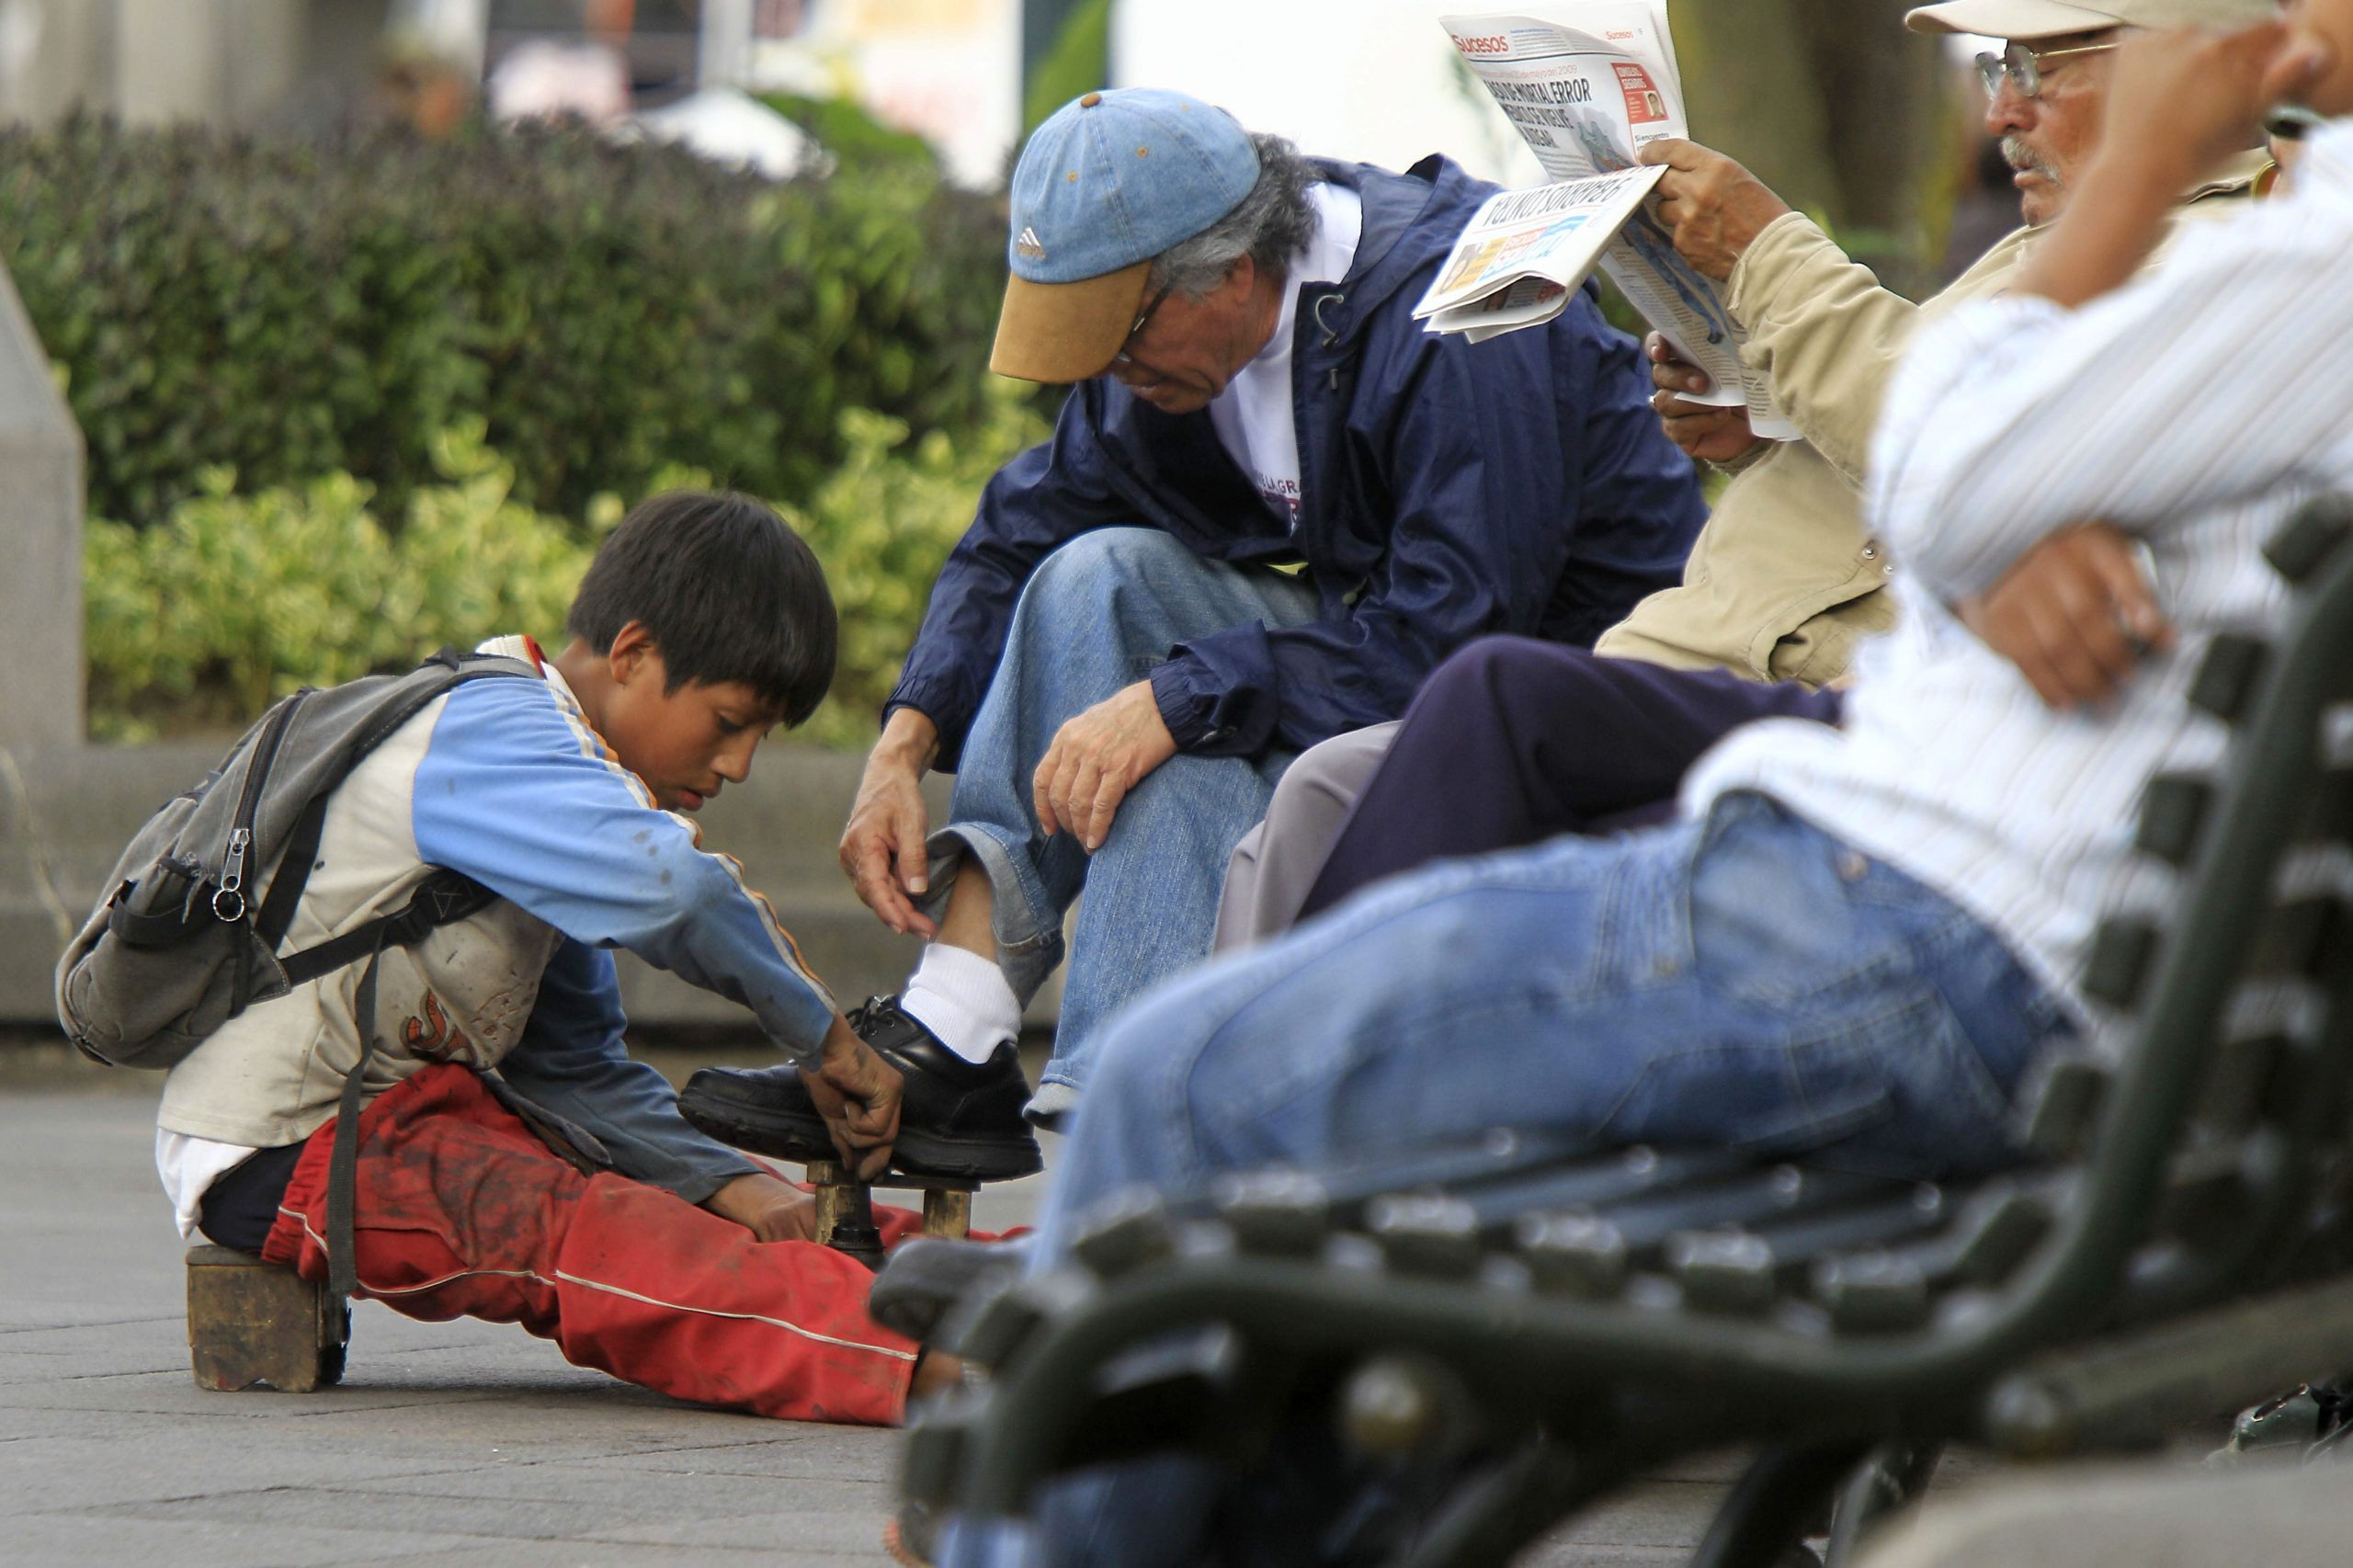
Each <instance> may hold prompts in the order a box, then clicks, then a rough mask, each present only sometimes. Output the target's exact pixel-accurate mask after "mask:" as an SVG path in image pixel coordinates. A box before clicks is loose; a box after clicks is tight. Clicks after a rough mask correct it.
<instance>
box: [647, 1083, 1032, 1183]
mask: <svg viewBox="0 0 2353 1568" xmlns="http://www.w3.org/2000/svg"><path fill="white" fill-rule="evenodd" d="M678 1109H679V1112H680V1113H681V1114H682V1115H684V1116H685V1117H686V1119H687V1120H688V1122H690V1123H692V1124H693V1125H694V1126H696V1127H698V1128H699V1129H701V1130H702V1131H705V1132H708V1133H710V1135H711V1136H712V1137H714V1138H717V1139H719V1140H721V1141H722V1142H727V1143H732V1144H733V1145H734V1146H735V1147H736V1148H738V1149H746V1150H749V1151H750V1152H751V1153H755V1154H766V1155H767V1156H768V1157H769V1158H770V1159H777V1160H790V1161H793V1162H794V1163H796V1164H799V1165H806V1164H808V1163H809V1162H810V1161H811V1160H835V1159H839V1158H840V1157H841V1156H840V1155H839V1154H838V1153H836V1152H835V1149H834V1141H833V1138H832V1137H831V1136H830V1135H829V1134H828V1133H827V1132H826V1131H825V1124H824V1121H823V1120H820V1119H813V1118H808V1117H800V1116H793V1115H790V1114H779V1113H778V1112H775V1111H755V1110H752V1109H749V1108H746V1107H744V1106H740V1105H734V1104H732V1103H730V1102H728V1101H725V1100H717V1099H710V1098H706V1097H700V1096H695V1097H689V1096H687V1095H680V1096H678ZM891 1168H892V1170H894V1171H898V1172H901V1173H903V1174H904V1175H906V1176H938V1177H943V1178H945V1179H948V1180H950V1181H1013V1180H1017V1179H1018V1178H1019V1177H1022V1176H1035V1175H1036V1174H1037V1173H1038V1172H1040V1171H1041V1170H1043V1169H1045V1168H1046V1156H1045V1154H1044V1153H1043V1152H1042V1151H1041V1150H1040V1149H1039V1147H1038V1141H1037V1139H1035V1138H1033V1137H1030V1136H1029V1134H1027V1133H1024V1134H1022V1135H1021V1137H1020V1139H1019V1140H1018V1141H1015V1140H1012V1139H1001V1138H990V1139H973V1138H946V1137H941V1136H939V1135H938V1134H937V1133H930V1132H922V1131H915V1130H914V1129H903V1130H902V1131H900V1133H899V1139H898V1142H896V1143H894V1144H892V1147H891Z"/></svg>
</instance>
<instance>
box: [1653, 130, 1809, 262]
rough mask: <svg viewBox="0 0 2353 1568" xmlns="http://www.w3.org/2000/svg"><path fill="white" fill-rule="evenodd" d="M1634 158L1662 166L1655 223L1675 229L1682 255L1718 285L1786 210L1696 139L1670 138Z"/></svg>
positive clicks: (1769, 192)
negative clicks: (1690, 140) (1768, 225)
mask: <svg viewBox="0 0 2353 1568" xmlns="http://www.w3.org/2000/svg"><path fill="white" fill-rule="evenodd" d="M1635 156H1636V157H1637V158H1638V159H1639V160H1640V161H1642V162H1643V163H1645V164H1665V165H1666V174H1665V177H1663V178H1662V179H1661V180H1660V181H1659V182H1658V191H1657V200H1658V217H1659V222H1662V223H1665V224H1666V225H1667V226H1668V227H1670V228H1672V229H1673V230H1674V231H1675V248H1676V249H1677V250H1678V251H1680V252H1682V253H1683V259H1684V260H1686V261H1688V262H1689V263H1690V264H1691V266H1692V267H1693V268H1694V269H1695V270H1697V271H1699V272H1700V273H1702V274H1704V275H1705V276H1707V277H1710V278H1714V279H1715V280H1716V281H1717V282H1719V283H1722V282H1723V281H1724V280H1725V279H1726V278H1730V277H1731V276H1732V269H1733V264H1735V263H1736V262H1738V261H1739V260H1740V256H1741V253H1742V252H1743V251H1745V250H1746V249H1747V248H1748V247H1749V245H1750V244H1752V243H1754V242H1755V240H1756V236H1757V234H1758V233H1760V232H1761V231H1762V230H1763V229H1764V227H1765V225H1766V224H1768V223H1769V222H1772V221H1773V220H1774V219H1776V218H1778V217H1779V216H1780V215H1781V214H1782V213H1784V212H1787V211H1788V210H1790V204H1789V203H1788V202H1786V201H1784V200H1782V199H1780V198H1779V197H1778V196H1776V195H1774V194H1773V192H1772V190H1771V188H1770V187H1768V186H1767V185H1766V184H1765V182H1764V181H1763V180H1760V179H1758V178H1757V177H1756V176H1755V175H1752V174H1750V173H1749V172H1748V171H1747V170H1746V169H1744V168H1742V167H1741V166H1740V165H1738V164H1735V163H1733V161H1732V160H1731V159H1730V158H1727V157H1725V156H1724V155H1723V154H1722V153H1718V152H1715V151H1713V150H1712V149H1711V148H1707V147H1702V146H1700V145H1699V143H1698V142H1684V141H1680V140H1678V139H1677V138H1675V137H1671V136H1670V137H1666V138H1665V139H1663V140H1661V141H1657V142H1651V143H1649V144H1648V145H1647V146H1645V147H1643V149H1642V151H1641V152H1639V153H1636V154H1635Z"/></svg>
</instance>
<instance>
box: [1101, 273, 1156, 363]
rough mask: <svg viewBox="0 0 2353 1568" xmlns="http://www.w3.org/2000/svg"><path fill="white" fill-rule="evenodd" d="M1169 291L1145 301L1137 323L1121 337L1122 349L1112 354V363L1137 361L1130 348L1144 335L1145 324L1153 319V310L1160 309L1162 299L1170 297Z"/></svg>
mask: <svg viewBox="0 0 2353 1568" xmlns="http://www.w3.org/2000/svg"><path fill="white" fill-rule="evenodd" d="M1168 293H1169V291H1168V290H1165V289H1163V290H1161V291H1160V292H1159V293H1157V294H1154V296H1153V297H1152V298H1151V299H1150V300H1148V301H1145V302H1144V307H1143V311H1142V313H1141V314H1139V315H1138V316H1137V317H1136V324H1135V325H1133V326H1131V327H1130V328H1128V335H1127V336H1125V337H1123V338H1121V339H1120V351H1119V352H1118V353H1117V354H1114V355H1112V356H1111V363H1113V364H1114V365H1132V364H1134V363H1135V360H1134V359H1132V358H1130V357H1129V355H1128V350H1129V349H1131V348H1132V347H1135V341H1136V339H1137V338H1139V337H1142V335H1143V329H1144V324H1145V323H1146V322H1149V321H1150V320H1152V312H1154V311H1156V310H1158V309H1160V301H1163V300H1165V299H1166V298H1168Z"/></svg>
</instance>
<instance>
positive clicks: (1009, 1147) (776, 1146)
mask: <svg viewBox="0 0 2353 1568" xmlns="http://www.w3.org/2000/svg"><path fill="white" fill-rule="evenodd" d="M849 1027H850V1028H852V1029H854V1030H856V1031H857V1033H858V1038H859V1039H860V1040H864V1041H866V1043H867V1044H868V1045H869V1046H870V1047H872V1048H873V1051H874V1053H875V1054H876V1055H877V1056H880V1057H881V1059H882V1060H883V1061H885V1062H889V1063H890V1064H891V1065H892V1066H893V1067H895V1068H897V1069H898V1070H899V1076H900V1078H901V1080H902V1087H901V1090H900V1101H899V1138H898V1142H896V1143H895V1144H893V1145H892V1150H891V1168H892V1169H893V1170H899V1171H904V1172H906V1173H907V1174H908V1175H909V1176H951V1177H956V1178H960V1179H963V1180H970V1181H1006V1180H1009V1179H1011V1178H1012V1177H1015V1176H1029V1174H1031V1173H1032V1172H1034V1171H1037V1170H1040V1169H1041V1168H1043V1166H1044V1165H1045V1163H1046V1161H1045V1156H1044V1155H1043V1154H1041V1153H1039V1151H1038V1139H1037V1135H1036V1134H1035V1133H1033V1132H1031V1131H1029V1123H1027V1122H1026V1121H1024V1120H1022V1119H1021V1108H1022V1106H1023V1105H1025V1104H1026V1103H1028V1101H1029V1081H1028V1080H1027V1079H1025V1078H1023V1077H1022V1075H1021V1059H1020V1056H1019V1055H1018V1053H1017V1051H1015V1050H1014V1046H1013V1042H1012V1041H1010V1040H1007V1041H1006V1043H1004V1044H1003V1045H1000V1046H998V1047H997V1048H996V1053H995V1055H993V1056H991V1057H990V1058H989V1059H988V1060H987V1061H986V1062H982V1063H980V1064H978V1065H975V1064H973V1063H972V1062H967V1061H965V1060H964V1059H963V1058H962V1057H961V1056H959V1055H957V1054H956V1053H955V1052H954V1051H950V1050H949V1049H948V1048H947V1047H946V1046H944V1045H942V1044H940V1043H939V1040H938V1036H936V1035H934V1034H933V1033H932V1032H931V1031H930V1030H929V1029H927V1028H924V1027H923V1025H922V1024H920V1023H918V1022H916V1021H915V1019H914V1018H913V1017H909V1016H908V1015H907V1014H905V1013H903V1012H901V1011H900V1010H899V999H898V998H897V997H896V996H873V997H869V998H868V999H867V1003H866V1006H863V1007H859V1008H857V1009H855V1010H854V1011H852V1012H851V1013H850V1015H849ZM678 1109H679V1112H680V1113H681V1114H682V1115H684V1116H685V1117H686V1119H687V1120H688V1121H689V1122H691V1123H692V1124H693V1125H695V1126H696V1127H699V1128H700V1129H701V1130H702V1131H705V1132H708V1133H710V1135H711V1136H712V1137H714V1138H717V1139H720V1140H722V1141H723V1142H729V1143H733V1144H734V1145H735V1146H736V1147H737V1148H739V1149H748V1150H750V1151H751V1152H752V1153H756V1154H767V1155H771V1156H773V1157H775V1158H777V1159H780V1160H796V1161H801V1162H806V1161H809V1160H830V1159H835V1158H837V1157H838V1156H836V1154H835V1152H834V1142H833V1139H832V1138H831V1137H829V1136H828V1135H827V1134H826V1131H825V1119H824V1117H822V1116H819V1115H818V1114H817V1106H816V1102H815V1101H813V1100H812V1099H811V1098H810V1097H809V1090H808V1087H807V1085H804V1084H802V1083H801V1073H800V1070H799V1069H798V1068H795V1067H791V1066H781V1067H763V1068H742V1067H705V1068H702V1069H701V1070H699V1072H697V1073H696V1074H694V1076H692V1077H690V1078H688V1080H687V1086H686V1087H685V1088H684V1089H682V1090H680V1091H679V1093H678Z"/></svg>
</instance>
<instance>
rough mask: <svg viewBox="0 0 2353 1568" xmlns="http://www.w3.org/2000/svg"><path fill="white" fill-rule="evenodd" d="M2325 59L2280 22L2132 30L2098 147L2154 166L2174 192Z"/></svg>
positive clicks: (2234, 149) (2234, 148) (2253, 135)
mask: <svg viewBox="0 0 2353 1568" xmlns="http://www.w3.org/2000/svg"><path fill="white" fill-rule="evenodd" d="M2325 64H2326V59H2325V55H2324V54H2323V53H2322V52H2321V51H2320V50H2319V48H2318V46H2317V45H2316V44H2315V43H2313V42H2312V41H2310V40H2302V41H2299V40H2296V39H2295V37H2294V35H2293V34H2292V33H2291V32H2290V29H2289V28H2288V26H2287V24H2286V23H2284V22H2281V21H2278V20H2269V21H2261V22H2256V23H2255V24H2253V25H2252V26H2249V27H2244V28H2234V29H2232V30H2230V31H2227V32H2225V31H2222V30H2221V29H2219V28H2206V27H2186V28H2167V29H2165V30H2164V31H2161V32H2154V33H2143V34H2138V35H2136V36H2134V37H2132V38H2130V39H2128V40H2126V42H2125V44H2124V47H2123V48H2122V49H2120V50H2119V51H2117V55H2116V69H2115V72H2114V74H2112V75H2111V76H2110V77H2109V89H2108V109H2107V115H2106V119H2105V125H2104V129H2103V130H2102V131H2101V133H2100V143H2099V145H2100V150H2101V152H2102V153H2108V152H2109V151H2111V150H2113V151H2116V152H2118V153H2123V154H2125V155H2127V156H2131V157H2132V158H2134V159H2136V160H2142V161H2146V162H2148V163H2150V164H2152V165H2158V166H2159V167H2161V168H2162V169H2163V170H2164V171H2165V173H2166V174H2167V175H2168V176H2169V177H2170V184H2171V186H2172V187H2173V188H2174V189H2176V190H2178V189H2179V188H2181V187H2185V186H2188V184H2190V183H2191V182H2192V181H2194V180H2196V179H2197V178H2198V177H2199V176H2201V175H2203V174H2205V173H2206V172H2207V171H2208V170H2210V169H2211V168H2213V167H2214V166H2215V165H2218V164H2221V163H2222V162H2223V161H2224V160H2225V159H2228V158H2230V157H2232V156H2234V155H2235V154H2237V153H2243V152H2245V150H2246V149H2247V148H2249V147H2251V146H2254V145H2255V144H2256V141H2257V140H2258V139H2259V121H2260V120H2261V119H2262V117H2263V115H2264V113H2265V112H2266V111H2267V110H2268V109H2269V108H2271V107H2272V106H2273V105H2274V104H2277V103H2279V101H2280V100H2281V99H2282V98H2284V97H2289V96H2290V94H2292V93H2294V92H2295V91H2296V90H2297V89H2298V88H2300V87H2302V85H2304V84H2305V83H2306V82H2307V81H2309V80H2310V79H2311V77H2312V76H2313V74H2314V73H2315V72H2317V71H2319V70H2320V69H2322V68H2324V67H2325ZM2112 137H2119V138H2122V141H2121V142H2111V141H2110V140H2109V139H2110V138H2112Z"/></svg>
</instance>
